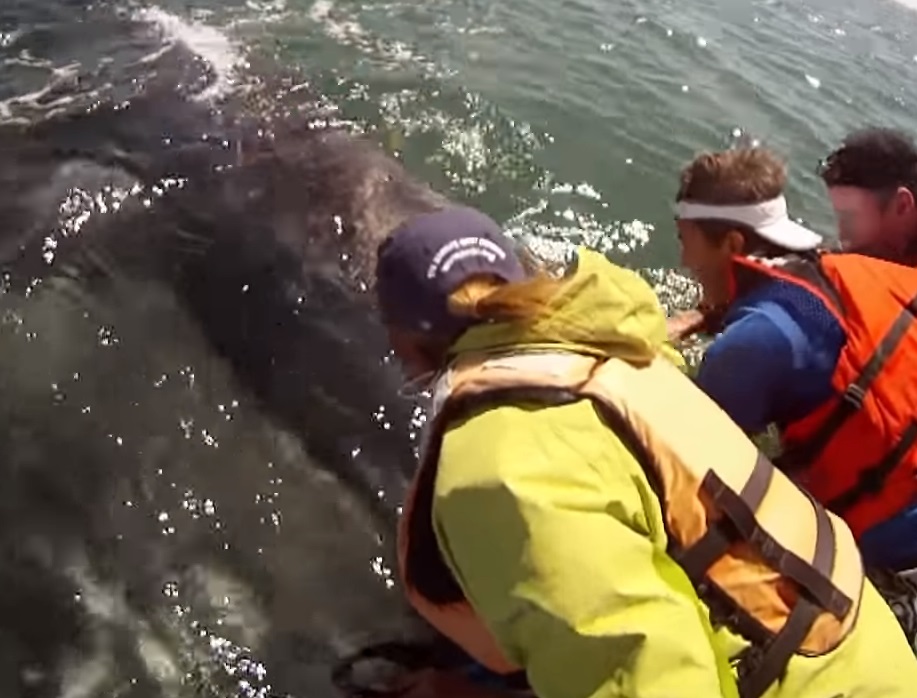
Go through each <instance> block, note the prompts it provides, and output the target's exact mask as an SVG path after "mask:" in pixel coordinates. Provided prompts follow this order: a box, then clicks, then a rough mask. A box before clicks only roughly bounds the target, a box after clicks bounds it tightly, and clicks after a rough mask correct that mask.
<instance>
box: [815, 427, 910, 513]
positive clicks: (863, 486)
mask: <svg viewBox="0 0 917 698" xmlns="http://www.w3.org/2000/svg"><path fill="white" fill-rule="evenodd" d="M915 443H917V420H912V421H911V423H910V424H908V426H907V429H905V430H904V433H903V434H902V435H901V438H900V439H899V440H898V443H897V444H895V447H894V448H893V449H892V450H891V451H889V452H888V453H886V454H885V456H884V457H883V458H882V460H880V461H879V462H878V463H876V464H875V465H873V466H872V467H871V468H867V469H866V470H863V471H861V472H860V476H859V477H858V478H857V483H856V485H854V486H853V487H851V488H850V489H849V490H847V491H845V492H844V493H843V494H840V495H838V496H837V497H835V498H834V499H832V500H831V501H830V502H828V508H829V509H830V510H831V511H833V512H834V513H836V514H837V515H839V516H843V514H844V512H846V511H847V510H849V509H850V508H851V507H852V506H853V505H855V504H856V503H857V502H859V501H860V500H861V499H863V498H864V497H868V496H875V495H877V494H879V492H881V490H882V486H883V485H884V484H885V480H886V478H887V477H888V476H889V475H890V474H891V473H892V472H893V471H894V470H895V468H896V467H898V464H899V463H900V462H901V461H902V460H903V459H904V457H905V456H906V455H907V454H908V453H909V452H910V450H911V449H912V448H913V447H914V444H915Z"/></svg>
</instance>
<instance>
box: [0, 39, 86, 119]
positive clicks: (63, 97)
mask: <svg viewBox="0 0 917 698" xmlns="http://www.w3.org/2000/svg"><path fill="white" fill-rule="evenodd" d="M11 65H19V66H25V67H30V68H41V69H43V70H47V71H48V73H49V76H48V81H47V82H46V83H45V84H44V86H43V87H41V88H39V89H37V90H34V91H32V92H28V93H26V94H22V95H16V96H14V97H10V98H8V99H4V100H0V124H6V123H28V121H29V118H28V117H27V116H23V112H25V111H33V112H41V113H43V114H45V115H46V116H51V115H53V114H54V113H56V112H57V111H59V110H62V109H64V108H65V107H66V106H67V105H68V104H70V103H72V102H73V101H74V100H75V99H76V97H77V95H76V93H75V92H74V91H73V90H72V89H70V88H73V87H74V86H75V85H76V84H77V80H78V78H79V73H80V64H79V63H68V64H67V65H62V66H55V65H54V64H52V63H51V62H50V61H46V60H43V59H36V58H33V57H31V56H30V54H29V53H28V52H25V51H24V52H23V53H21V54H20V55H19V57H17V58H8V59H6V60H4V61H2V62H0V66H11ZM99 91H100V90H99V89H97V90H93V91H92V92H91V93H89V94H90V96H92V95H94V94H97V93H98V92H99Z"/></svg>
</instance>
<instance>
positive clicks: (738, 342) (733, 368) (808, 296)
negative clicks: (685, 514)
mask: <svg viewBox="0 0 917 698" xmlns="http://www.w3.org/2000/svg"><path fill="white" fill-rule="evenodd" d="M724 325H725V330H724V331H723V332H722V333H721V334H720V335H719V336H718V337H717V338H716V339H715V340H714V341H713V343H712V344H711V345H710V347H709V348H708V349H707V352H706V354H705V356H704V359H703V361H702V362H701V365H700V368H699V371H698V375H697V383H698V385H699V386H700V387H701V388H702V389H703V390H704V392H706V393H707V394H708V395H709V396H710V397H711V398H713V400H714V401H716V402H717V403H718V404H719V405H720V407H722V408H723V410H724V411H725V412H726V413H727V414H729V415H730V417H732V419H733V421H735V422H736V424H738V425H739V426H740V427H741V428H742V429H744V430H745V431H746V432H748V433H756V432H760V431H762V430H764V429H765V428H766V427H767V426H768V425H769V424H771V423H775V424H777V426H778V427H783V426H786V425H788V424H789V423H791V422H793V421H795V420H797V419H799V418H801V417H803V416H805V415H807V414H809V413H810V412H812V411H814V410H815V409H816V408H817V407H819V406H820V405H821V404H822V403H823V402H825V401H826V400H827V399H829V398H830V397H831V395H832V387H831V378H832V375H833V373H834V369H835V366H836V365H837V361H838V357H839V355H840V352H841V349H842V348H843V346H844V342H845V337H844V332H843V329H842V328H841V326H840V323H838V321H837V320H836V319H835V317H834V316H833V315H832V314H831V313H830V312H829V311H828V309H827V308H826V307H825V305H824V303H823V302H822V301H821V300H820V299H819V298H818V297H817V296H815V295H814V294H812V293H809V292H808V291H806V290H805V289H803V288H801V287H799V286H797V285H796V284H792V283H789V282H786V281H781V280H775V281H769V282H767V283H764V284H762V285H760V286H758V287H757V288H755V289H754V290H752V291H751V292H749V293H747V294H746V295H744V296H743V297H741V298H739V299H738V300H737V301H736V302H735V303H733V305H732V307H731V308H730V309H729V311H728V312H727V314H726V316H725V318H724ZM860 547H861V550H862V551H863V557H864V559H865V560H866V562H867V564H870V565H876V566H882V567H891V568H893V569H904V568H907V567H912V566H917V503H915V505H914V507H913V508H911V509H909V510H906V511H905V512H904V513H902V514H899V515H898V516H897V517H895V518H893V519H890V520H889V521H886V522H884V523H882V524H880V525H878V526H875V527H873V528H872V529H870V530H869V531H867V532H866V533H865V534H864V535H863V536H862V538H861V540H860Z"/></svg>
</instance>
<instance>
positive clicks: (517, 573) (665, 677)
mask: <svg viewBox="0 0 917 698" xmlns="http://www.w3.org/2000/svg"><path fill="white" fill-rule="evenodd" d="M596 425H599V422H598V420H597V419H596V418H595V414H594V412H593V411H592V409H591V407H590V406H588V405H585V406H584V405H582V404H580V405H572V406H567V407H561V408H552V409H550V410H537V411H526V410H519V409H515V408H500V409H498V410H492V411H491V412H488V413H486V414H484V415H481V416H479V417H476V418H474V419H472V420H469V421H468V422H466V423H465V424H464V425H463V426H461V427H459V428H457V429H454V430H452V431H451V432H450V433H449V434H448V435H447V437H446V440H445V442H444V444H443V449H442V453H441V461H440V471H439V476H438V480H437V487H436V500H435V508H434V526H435V529H436V532H437V536H438V539H439V542H440V547H441V549H442V552H443V555H444V557H445V559H446V562H447V564H449V565H450V567H451V568H452V570H453V572H454V573H455V575H456V578H457V579H458V580H459V583H460V584H461V585H462V587H463V589H464V590H465V593H466V595H467V597H468V599H469V600H470V602H471V603H472V605H473V606H474V608H475V609H476V610H477V612H478V613H479V614H480V615H481V616H482V618H483V619H484V621H485V622H486V624H487V625H488V627H489V628H490V630H491V632H493V633H494V635H495V636H496V638H497V640H498V642H499V643H500V645H501V647H502V648H503V650H504V652H505V653H506V655H507V656H508V657H509V658H510V659H511V660H513V661H514V662H515V663H518V664H519V665H521V666H523V667H525V669H526V670H527V673H528V676H529V681H530V682H531V684H532V686H533V688H534V689H535V692H536V693H537V695H538V696H539V698H589V697H593V696H594V697H596V698H599V697H601V698H611V697H612V696H614V697H616V698H618V697H620V698H679V697H684V698H726V697H729V698H734V697H736V696H737V691H736V688H735V682H734V679H733V677H732V674H731V672H730V670H729V667H728V663H727V661H726V659H725V657H724V656H721V654H722V653H720V652H715V651H714V644H713V641H712V639H711V634H712V631H711V629H710V627H709V623H708V621H707V617H706V614H705V611H704V610H703V606H702V605H701V604H700V603H699V602H698V600H697V597H696V595H695V594H694V591H693V589H692V587H691V585H690V583H689V582H688V580H687V578H686V577H685V575H684V574H683V573H682V571H681V570H680V568H678V567H677V566H676V565H675V563H674V562H673V561H672V560H671V559H670V558H669V557H668V556H667V555H666V554H665V553H664V552H663V550H664V539H662V538H660V537H659V536H660V535H661V534H660V533H659V530H660V528H661V518H660V515H659V512H658V504H657V503H656V501H655V497H654V495H653V494H652V491H651V490H650V489H649V486H648V484H647V483H646V480H645V478H644V477H643V476H642V472H641V471H640V469H639V466H638V465H637V464H636V462H634V461H633V459H632V458H631V456H630V454H629V453H628V452H627V451H626V450H625V449H624V447H623V446H622V445H621V444H620V442H618V440H617V438H616V437H614V435H613V434H612V433H611V432H609V431H608V430H606V429H602V428H601V427H600V426H599V427H598V428H597V427H596Z"/></svg>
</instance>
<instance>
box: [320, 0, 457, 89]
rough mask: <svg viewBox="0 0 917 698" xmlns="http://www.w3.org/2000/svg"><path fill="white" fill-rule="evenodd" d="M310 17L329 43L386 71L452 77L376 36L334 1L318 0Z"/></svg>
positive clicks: (405, 47)
mask: <svg viewBox="0 0 917 698" xmlns="http://www.w3.org/2000/svg"><path fill="white" fill-rule="evenodd" d="M308 17H309V19H310V20H312V21H313V22H315V23H316V24H317V25H318V26H319V27H321V29H322V32H323V33H324V34H325V36H327V37H328V38H329V39H332V40H333V41H335V42H337V43H338V44H341V45H342V46H353V47H355V48H357V49H358V50H359V51H360V52H361V53H363V54H364V55H367V56H372V57H373V58H376V59H381V61H382V62H383V64H384V67H388V68H397V67H401V66H405V65H410V66H412V67H417V68H420V69H421V70H423V71H424V72H425V73H426V74H427V75H430V76H435V77H440V78H444V77H450V76H451V75H452V74H453V73H452V71H448V70H446V69H445V68H444V67H443V66H441V65H438V64H437V63H436V62H435V61H432V60H430V59H429V58H427V57H425V56H423V55H421V54H420V53H418V52H417V51H416V50H415V49H413V48H411V47H410V46H408V45H407V44H406V43H404V42H403V41H398V40H388V39H382V38H380V37H377V36H373V35H372V34H371V33H370V32H369V31H367V30H366V29H365V28H364V27H363V25H361V24H360V22H359V20H358V19H357V18H356V17H354V16H353V15H352V14H350V13H348V12H347V11H346V10H344V9H342V8H340V7H338V6H336V5H335V3H334V0H316V2H315V3H313V5H312V7H310V8H309V13H308Z"/></svg>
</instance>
